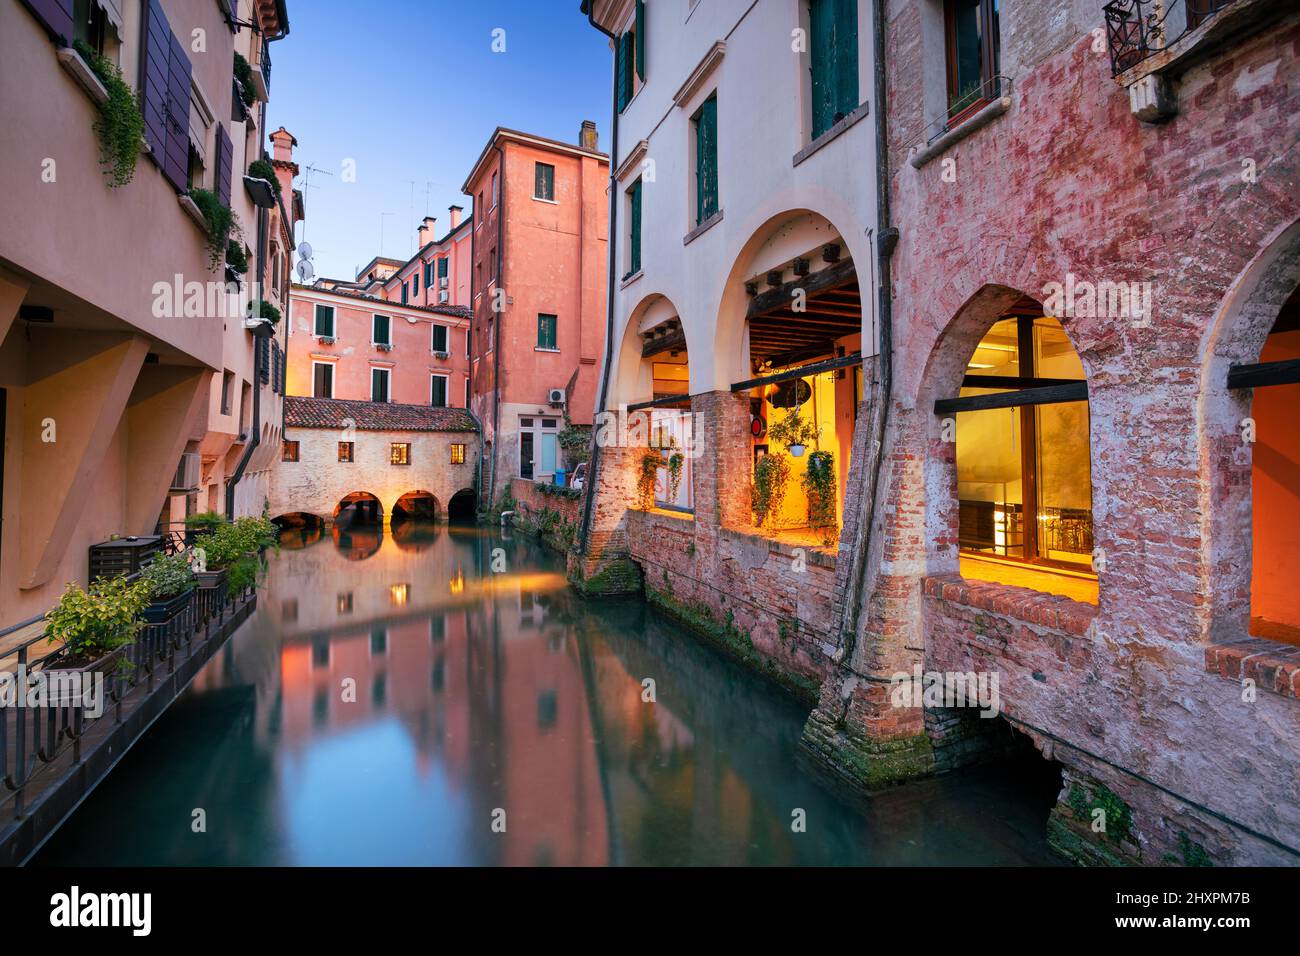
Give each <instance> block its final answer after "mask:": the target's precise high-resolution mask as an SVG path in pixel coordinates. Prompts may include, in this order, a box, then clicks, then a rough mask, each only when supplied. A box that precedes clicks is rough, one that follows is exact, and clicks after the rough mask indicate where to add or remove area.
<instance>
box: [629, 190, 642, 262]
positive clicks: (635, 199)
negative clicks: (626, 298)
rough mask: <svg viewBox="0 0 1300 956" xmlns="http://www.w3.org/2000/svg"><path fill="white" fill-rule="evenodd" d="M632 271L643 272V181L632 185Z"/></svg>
mask: <svg viewBox="0 0 1300 956" xmlns="http://www.w3.org/2000/svg"><path fill="white" fill-rule="evenodd" d="M630 265H631V269H632V271H633V272H639V271H640V270H641V180H639V179H638V180H637V181H636V182H635V183H633V184H632V254H631V262H630Z"/></svg>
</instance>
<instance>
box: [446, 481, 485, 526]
mask: <svg viewBox="0 0 1300 956" xmlns="http://www.w3.org/2000/svg"><path fill="white" fill-rule="evenodd" d="M477 511H478V499H477V496H476V495H475V494H474V489H473V488H462V489H460V491H458V492H456V493H455V494H454V495H452V496H451V498H450V499H448V501H447V520H448V521H450V522H452V523H453V524H460V523H472V522H473V521H474V519H475V516H476V514H477Z"/></svg>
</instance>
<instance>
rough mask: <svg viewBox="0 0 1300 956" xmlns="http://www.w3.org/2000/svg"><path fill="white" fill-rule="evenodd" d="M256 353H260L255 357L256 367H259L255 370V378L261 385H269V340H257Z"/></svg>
mask: <svg viewBox="0 0 1300 956" xmlns="http://www.w3.org/2000/svg"><path fill="white" fill-rule="evenodd" d="M257 351H258V352H259V353H260V354H259V355H258V357H257V358H258V365H259V366H260V367H259V368H258V370H257V377H258V379H259V380H260V381H261V382H262V383H263V384H270V382H271V340H270V339H269V338H266V339H258V340H257Z"/></svg>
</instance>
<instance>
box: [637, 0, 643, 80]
mask: <svg viewBox="0 0 1300 956" xmlns="http://www.w3.org/2000/svg"><path fill="white" fill-rule="evenodd" d="M636 75H637V76H639V77H640V78H641V82H642V83H644V82H645V0H636Z"/></svg>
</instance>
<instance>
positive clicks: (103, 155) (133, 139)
mask: <svg viewBox="0 0 1300 956" xmlns="http://www.w3.org/2000/svg"><path fill="white" fill-rule="evenodd" d="M72 46H73V48H74V49H75V50H76V51H77V54H78V55H79V56H80V57H81V58H82V59H83V60H85V61H86V65H87V66H89V67H90V69H91V71H92V72H94V74H95V76H96V77H98V78H99V81H100V82H101V83H102V84H104V89H105V91H106V92H107V93H108V98H107V99H106V100H104V101H103V102H102V103H99V119H97V120H96V121H95V125H94V130H95V135H96V136H98V137H99V150H100V156H99V162H100V165H101V166H102V167H103V169H104V175H105V176H106V177H108V184H109V185H110V186H113V187H117V186H125V185H126V184H127V183H129V182H130V181H131V180H132V179H133V178H135V164H136V160H137V159H139V157H140V150H141V149H143V148H144V142H145V140H144V113H143V112H142V111H141V109H140V101H139V99H138V97H137V96H136V94H135V91H134V90H133V89H131V86H130V84H128V83H127V82H126V80H125V79H123V77H122V71H121V70H120V69H118V67H117V66H116V65H115V64H113V63H111V62H109V61H108V60H107V59H106V58H104V57H103V56H101V55H100V54H99V53H97V52H95V50H94V49H93V48H92V47H91V46H90V44H88V43H86V42H85V41H84V40H76V41H74V43H73V44H72Z"/></svg>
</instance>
